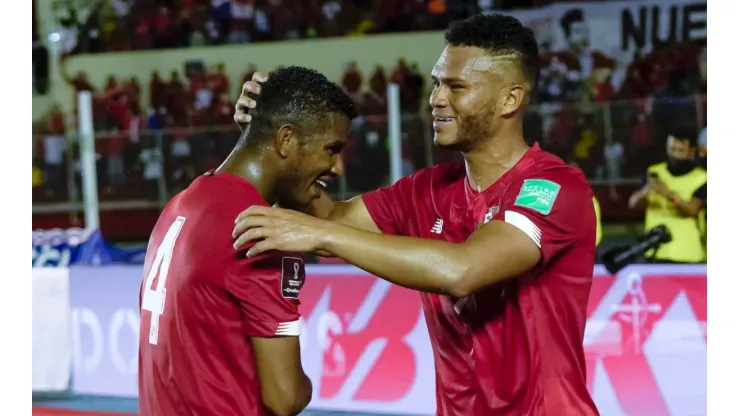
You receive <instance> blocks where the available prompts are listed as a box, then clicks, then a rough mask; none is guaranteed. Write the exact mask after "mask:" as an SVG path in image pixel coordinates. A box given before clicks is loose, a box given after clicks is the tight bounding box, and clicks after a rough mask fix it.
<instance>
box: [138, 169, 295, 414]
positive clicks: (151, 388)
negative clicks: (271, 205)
mask: <svg viewBox="0 0 740 416" xmlns="http://www.w3.org/2000/svg"><path fill="white" fill-rule="evenodd" d="M251 205H267V203H266V202H265V201H264V199H263V198H262V197H261V196H260V194H259V193H257V190H256V189H255V188H254V187H253V186H252V185H251V184H249V183H248V182H247V181H245V180H243V179H241V178H239V177H237V176H233V175H229V174H225V173H221V174H217V175H205V176H201V177H199V178H197V179H196V180H195V181H193V183H192V184H191V185H190V186H189V187H188V189H186V190H185V191H183V192H181V193H180V194H179V195H177V196H176V197H175V198H173V199H172V200H171V201H170V202H169V203H168V204H167V206H166V207H165V209H164V211H163V212H162V214H161V215H160V217H159V220H157V224H156V225H155V226H154V231H153V232H152V235H151V238H150V239H149V246H148V247H147V254H146V262H145V264H144V276H143V277H144V278H143V282H142V286H141V293H140V298H139V299H140V306H141V329H140V332H139V411H140V414H141V415H173V416H185V415H206V414H208V415H261V414H263V413H265V410H264V408H263V404H262V399H261V392H260V384H259V379H258V376H257V370H256V365H255V359H254V355H253V351H252V347H251V343H250V342H249V339H248V337H274V336H297V335H299V332H300V324H299V314H298V305H299V302H298V299H297V298H298V293H299V291H300V289H301V287H302V286H303V282H304V278H305V269H304V265H303V259H302V257H301V255H300V254H288V253H280V254H276V253H271V254H269V255H262V256H257V257H254V258H250V259H247V257H246V251H245V249H240V250H238V251H237V250H235V249H234V248H233V247H232V244H233V239H232V238H231V230H232V229H233V228H234V218H236V217H237V216H238V215H239V212H241V211H242V210H244V209H246V208H248V207H249V206H251Z"/></svg>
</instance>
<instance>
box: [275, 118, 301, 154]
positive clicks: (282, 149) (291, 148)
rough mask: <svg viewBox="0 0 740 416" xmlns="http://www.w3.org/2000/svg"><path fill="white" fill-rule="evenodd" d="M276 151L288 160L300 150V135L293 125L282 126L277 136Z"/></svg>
mask: <svg viewBox="0 0 740 416" xmlns="http://www.w3.org/2000/svg"><path fill="white" fill-rule="evenodd" d="M275 149H277V152H278V154H279V155H280V156H281V157H282V158H284V159H285V158H288V157H290V155H291V154H292V153H294V152H296V151H297V150H298V134H296V129H295V126H293V125H292V124H284V125H282V126H281V127H280V128H279V129H278V131H277V135H275Z"/></svg>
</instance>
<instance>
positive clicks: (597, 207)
mask: <svg viewBox="0 0 740 416" xmlns="http://www.w3.org/2000/svg"><path fill="white" fill-rule="evenodd" d="M592 199H593V201H594V211H596V245H597V246H598V245H599V243H601V205H599V200H598V199H596V197H593V198H592Z"/></svg>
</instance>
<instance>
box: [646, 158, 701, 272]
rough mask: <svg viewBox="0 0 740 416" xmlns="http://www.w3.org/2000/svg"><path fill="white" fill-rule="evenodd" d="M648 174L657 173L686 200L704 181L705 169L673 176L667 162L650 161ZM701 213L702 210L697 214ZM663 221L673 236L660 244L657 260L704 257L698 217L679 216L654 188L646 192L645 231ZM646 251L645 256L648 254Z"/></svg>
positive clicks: (692, 260)
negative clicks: (653, 162)
mask: <svg viewBox="0 0 740 416" xmlns="http://www.w3.org/2000/svg"><path fill="white" fill-rule="evenodd" d="M647 171H648V176H649V175H650V174H653V173H655V174H657V175H658V178H660V180H661V181H663V183H665V185H666V187H668V189H670V190H671V191H673V192H675V193H676V195H678V197H679V198H681V199H682V200H684V201H689V200H691V198H693V197H694V192H696V190H697V189H699V188H700V187H701V186H702V185H704V184H705V183H707V171H706V170H704V169H703V168H701V167H698V166H697V167H696V168H694V170H692V171H691V172H689V173H687V174H685V175H682V176H673V175H671V173H670V172H669V171H668V164H667V163H666V162H662V163H658V164H655V165H652V166H650V167H649V168H648V170H647ZM703 215H704V210H702V212H700V213H699V217H702V216H703ZM661 224H663V225H665V226H666V227H667V228H668V230H669V231H670V232H671V236H673V239H672V240H671V242H670V243H666V244H662V245H661V246H660V247H659V248H658V252H657V253H656V255H655V258H656V259H657V260H668V261H675V262H682V263H701V262H704V261H706V258H707V253H706V249H705V247H704V244H703V243H702V231H701V229H700V226H699V218H688V217H682V216H681V215H680V214H679V213H678V210H677V209H676V207H675V206H674V205H673V202H671V201H669V200H668V199H667V198H665V197H662V196H660V195H658V194H656V193H654V192H650V193H649V194H648V195H647V210H646V211H645V231H647V230H649V229H651V228H654V227H657V226H658V225H661ZM651 255H652V253H649V254H648V256H651Z"/></svg>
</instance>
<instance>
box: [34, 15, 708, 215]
mask: <svg viewBox="0 0 740 416" xmlns="http://www.w3.org/2000/svg"><path fill="white" fill-rule="evenodd" d="M288 3H291V4H288ZM292 3H293V2H292V1H289V0H270V1H264V2H263V1H252V0H243V1H238V0H233V1H217V0H213V1H206V2H204V1H199V0H180V1H175V0H172V1H169V2H153V1H149V0H138V1H126V0H111V1H110V2H102V3H96V4H98V6H97V8H96V9H94V10H92V11H91V12H90V13H89V15H88V20H89V19H93V20H94V21H95V22H97V23H96V24H99V23H100V22H107V21H108V20H106V19H108V17H106V16H108V14H106V13H108V12H109V10H108V9H109V8H112V10H114V11H115V13H116V14H115V15H114V17H115V18H114V19H113V20H112V21H111V22H112V23H111V24H110V25H109V27H108V29H105V28H102V27H101V30H98V33H99V34H100V35H99V38H98V40H97V41H96V42H97V43H95V45H97V46H95V45H92V44H91V43H90V40H89V39H88V40H86V41H83V38H82V37H80V38H79V39H80V42H78V43H77V45H78V46H77V49H76V51H87V52H91V51H92V52H94V51H106V50H111V49H116V48H122V49H132V48H134V49H135V48H152V47H173V46H185V45H192V44H193V40H194V39H196V38H200V39H201V41H203V39H206V40H207V43H210V42H215V41H216V40H218V42H230V41H232V40H234V39H236V38H239V41H247V40H250V41H264V40H273V39H284V38H286V37H287V38H292V37H304V36H307V34H308V33H309V32H310V33H314V35H315V36H332V35H346V34H351V33H354V31H356V30H357V27H358V25H359V26H362V24H361V22H362V21H363V20H362V19H363V18H365V17H367V16H373V19H371V20H372V22H371V23H368V27H369V28H371V29H368V30H367V33H371V32H374V31H402V30H421V29H427V28H436V27H444V26H445V25H446V24H447V22H448V20H449V19H450V18H456V17H459V16H464V15H466V14H468V13H471V12H473V11H477V10H479V9H480V8H484V7H488V6H487V5H488V4H489V3H490V4H493V2H486V1H482V0H481V1H472V2H465V1H458V2H454V1H447V2H444V1H440V2H435V1H416V0H394V1H384V2H359V1H342V2H339V1H323V2H322V1H318V0H315V1H314V0H312V1H302V2H296V5H294V4H292ZM299 3H300V4H302V6H301V5H298V4H299ZM376 3H377V4H376ZM436 3H441V4H442V5H443V7H442V9H441V10H443V11H442V12H441V13H437V14H435V13H434V10H437V9H435V7H437V6H438V5H437V6H435V4H436ZM390 5H396V6H398V7H390ZM169 6H172V7H169ZM242 6H243V7H245V8H246V9H244V10H247V9H248V10H249V13H246V12H245V13H246V15H248V16H249V19H248V20H249V22H250V23H249V24H248V25H247V26H243V25H241V24H237V25H235V24H234V20H235V19H238V18H241V17H239V16H242V15H239V14H238V13H237V14H234V10H237V9H238V7H242ZM286 6H291V7H293V6H295V7H305V8H307V9H312V8H313V9H312V11H308V10H304V12H301V13H296V12H295V10H297V9H293V8H290V7H286ZM360 6H362V7H360ZM376 6H377V7H376ZM422 6H423V10H424V11H423V12H422V11H421V10H422ZM173 7H174V8H173ZM373 7H374V8H373ZM221 9H223V10H222V11H223V14H220V15H219V14H218V13H216V12H217V11H218V10H221ZM227 9H228V10H227ZM288 9H289V10H291V11H292V12H291V13H290V14H291V16H286V17H284V19H283V18H282V17H280V18H278V17H276V16H280V15H279V13H282V10H288ZM301 10H303V9H301ZM368 10H371V11H372V13H370V14H368ZM76 13H79V10H78V11H77V12H76ZM259 13H263V14H265V16H267V18H266V20H265V21H266V22H267V23H266V24H267V29H265V30H266V31H265V32H264V33H258V32H260V31H259V30H257V29H258V26H259V25H258V24H257V23H258V21H259V20H260V19H261V18H258V17H257V16H258V14H259ZM174 15H176V16H174ZM411 15H413V16H415V17H414V18H413V19H410V18H408V17H409V16H411ZM158 16H159V17H158ZM218 16H221V18H220V19H221V20H219V18H218ZM435 16H437V17H440V16H443V18H442V17H440V18H439V20H437V19H436V18H435ZM206 17H207V18H206ZM401 17H402V18H401ZM70 19H72V17H70ZM75 19H77V20H79V17H75ZM183 19H185V20H187V21H188V22H191V23H189V25H188V26H187V30H184V31H183V30H181V29H182V24H183V23H182V22H183ZM204 19H205V20H204ZM214 19H215V20H214ZM296 19H298V20H296ZM358 19H359V20H358ZM73 20H74V19H73ZM401 21H402V22H405V23H403V24H400V23H399V22H401ZM193 22H199V23H197V24H195V23H193ZM209 22H210V23H209ZM224 22H227V23H224ZM340 22H341V24H340ZM160 24H161V25H164V26H161V27H160V26H157V25H160ZM245 27H246V29H244V28H245ZM204 28H206V29H207V28H210V29H207V30H206V29H204ZM299 29H300V30H299ZM126 30H128V31H131V30H133V31H134V32H120V31H126ZM202 30H205V32H203V33H201V35H197V36H196V33H200V32H199V31H202ZM235 30H236V31H237V32H238V33H241V34H240V35H238V36H237V35H234V33H236V32H235ZM240 30H246V32H244V33H242V32H239V31H240ZM311 30H313V32H311ZM119 32H120V33H119ZM209 33H210V34H209ZM363 33H364V32H363ZM134 34H135V35H134ZM116 39H117V40H116ZM208 39H210V40H208ZM185 40H187V42H186V43H182V42H185ZM218 42H216V43H218ZM91 45H92V46H95V47H94V48H92V46H91ZM115 45H117V46H115ZM80 48H82V49H80ZM64 62H65V58H64V57H63V58H62V60H61V65H60V68H61V73H62V77H63V78H64V79H65V80H66V82H68V83H70V84H71V85H72V86H73V87H74V89H75V90H76V91H77V92H79V91H91V92H92V93H93V97H94V98H93V114H94V120H93V123H94V128H95V131H96V151H97V153H98V159H97V160H98V173H99V179H98V183H99V185H100V189H101V198H103V199H135V198H144V199H150V200H160V201H161V200H166V199H167V198H168V197H169V196H170V195H171V194H173V193H174V192H177V191H179V190H180V189H182V188H183V187H184V186H186V185H187V184H188V183H189V182H190V180H191V179H192V178H193V177H194V176H195V175H197V174H199V173H202V172H204V171H205V170H207V169H209V168H212V167H215V166H216V164H217V163H218V162H219V161H220V160H222V159H223V158H224V157H225V156H226V155H227V154H228V152H229V151H230V150H231V148H232V147H233V145H234V143H235V142H236V140H237V139H238V136H239V130H238V128H237V126H236V125H234V123H233V121H232V115H233V100H234V99H235V98H236V97H238V95H239V91H240V86H241V84H242V83H243V82H244V81H246V80H248V79H251V76H252V74H253V73H254V72H255V71H257V70H258V69H259V70H261V71H269V70H270V69H271V68H258V67H257V66H255V65H250V66H248V67H247V68H245V69H244V75H243V77H242V78H241V79H229V77H228V76H227V75H226V68H225V64H224V63H218V62H209V63H201V62H199V61H195V62H193V63H191V64H189V65H186V69H185V71H184V72H183V73H180V72H178V71H173V72H172V73H169V74H161V73H158V72H153V73H152V74H151V75H150V78H149V79H148V80H140V79H137V78H120V77H117V76H116V75H115V74H111V75H110V77H109V78H108V80H107V81H106V83H105V84H103V85H92V83H91V82H90V81H89V80H88V78H87V76H86V75H85V73H84V72H80V73H77V74H69V73H68V71H67V69H66V65H65V64H64ZM541 67H542V70H541V75H540V79H539V84H538V85H537V90H536V94H535V96H534V103H533V105H532V106H531V111H530V112H529V114H528V119H527V120H526V122H525V128H526V129H527V131H526V132H525V133H526V136H527V137H528V138H530V139H531V140H532V141H538V142H540V144H541V145H542V147H543V148H545V149H547V150H549V151H551V152H553V153H555V154H557V155H559V156H560V157H562V158H563V159H564V160H566V161H568V162H570V163H572V164H574V165H578V166H579V167H581V168H582V169H583V170H584V172H585V173H586V174H587V176H588V177H589V178H591V179H597V180H599V179H600V180H608V181H612V182H614V181H621V180H624V179H631V178H638V177H641V176H642V175H644V172H645V168H646V167H647V166H648V164H650V163H653V162H655V161H657V160H660V159H661V158H662V157H663V154H664V150H663V149H664V143H665V141H664V139H665V135H666V134H667V132H668V131H669V130H670V129H673V128H675V127H676V122H677V121H679V122H682V123H684V124H685V125H684V126H682V127H687V128H689V129H693V131H695V132H696V134H697V135H698V134H699V132H700V131H701V130H702V128H704V127H705V125H706V122H705V120H706V46H705V44H677V45H664V46H662V47H660V48H656V49H653V50H652V51H650V52H649V53H640V52H636V53H635V54H634V56H633V57H632V59H631V60H630V61H629V62H628V63H627V64H625V63H619V62H617V61H616V60H615V59H614V58H612V57H610V56H608V55H607V54H606V53H604V52H603V51H599V50H595V49H591V48H589V47H588V46H584V45H570V47H569V48H567V49H565V50H557V51H556V50H552V49H551V48H550V47H548V45H542V47H541ZM229 72H232V71H229ZM427 80H428V74H424V73H421V72H420V71H419V68H418V66H417V65H416V64H415V63H413V62H406V61H405V60H404V59H402V58H400V59H399V60H398V62H397V64H396V65H395V67H393V68H383V67H381V66H378V67H376V68H375V69H374V70H373V71H372V72H370V73H362V72H361V71H360V70H359V69H358V68H357V66H356V65H355V64H354V63H353V62H349V63H348V64H347V65H346V68H345V71H344V75H343V76H342V78H341V79H339V80H336V81H337V82H340V83H341V85H342V86H343V88H344V89H345V91H346V92H347V93H348V94H349V95H350V96H351V97H352V98H353V99H354V100H355V102H356V103H357V105H358V108H359V109H360V113H361V114H362V116H361V117H360V118H359V119H358V120H356V121H355V123H354V124H353V127H352V132H351V137H350V140H349V146H348V147H347V149H346V152H345V159H346V160H345V165H346V171H347V175H346V178H347V179H346V180H345V181H342V182H341V183H339V184H337V185H336V186H339V187H342V189H341V192H343V193H347V192H349V193H353V192H361V191H365V190H368V189H371V188H373V187H376V186H379V185H382V184H384V183H386V182H387V180H388V177H387V175H388V172H389V169H388V146H387V139H388V132H387V117H386V114H387V106H388V98H387V96H386V91H387V85H388V84H389V83H395V84H397V85H399V93H400V108H401V111H402V114H403V116H402V129H401V130H402V147H403V151H402V154H403V170H404V173H410V172H413V171H414V170H416V169H418V168H420V167H423V166H427V165H430V164H432V163H434V162H437V161H440V160H446V159H450V158H454V157H458V155H456V154H446V153H443V152H439V151H437V150H436V149H434V148H433V146H432V145H431V140H430V138H431V131H430V128H431V126H430V123H429V122H428V119H427V114H428V111H426V110H428V104H427V97H428V93H429V85H428V82H427ZM142 83H146V84H147V87H148V88H142ZM142 91H146V93H145V96H143V95H142ZM73 116H74V115H69V114H62V112H61V110H60V109H59V108H58V107H55V108H53V109H52V110H51V112H50V114H49V115H48V117H47V118H46V120H45V121H44V122H42V123H37V124H36V125H35V126H34V129H35V131H34V133H35V140H34V145H35V146H34V178H35V183H34V200H35V201H41V200H47V201H56V200H60V201H63V200H68V199H69V194H68V192H69V189H70V188H71V187H72V188H73V187H74V186H75V185H77V186H78V189H79V183H78V182H79V173H80V165H79V161H78V160H79V158H78V149H77V148H75V147H74V146H70V145H69V143H71V142H70V141H68V140H66V138H68V137H69V136H68V135H69V134H71V133H73V132H74V130H75V128H76V126H74V125H69V124H70V122H73V121H74V120H75V117H73ZM359 155H361V156H362V157H359Z"/></svg>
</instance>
